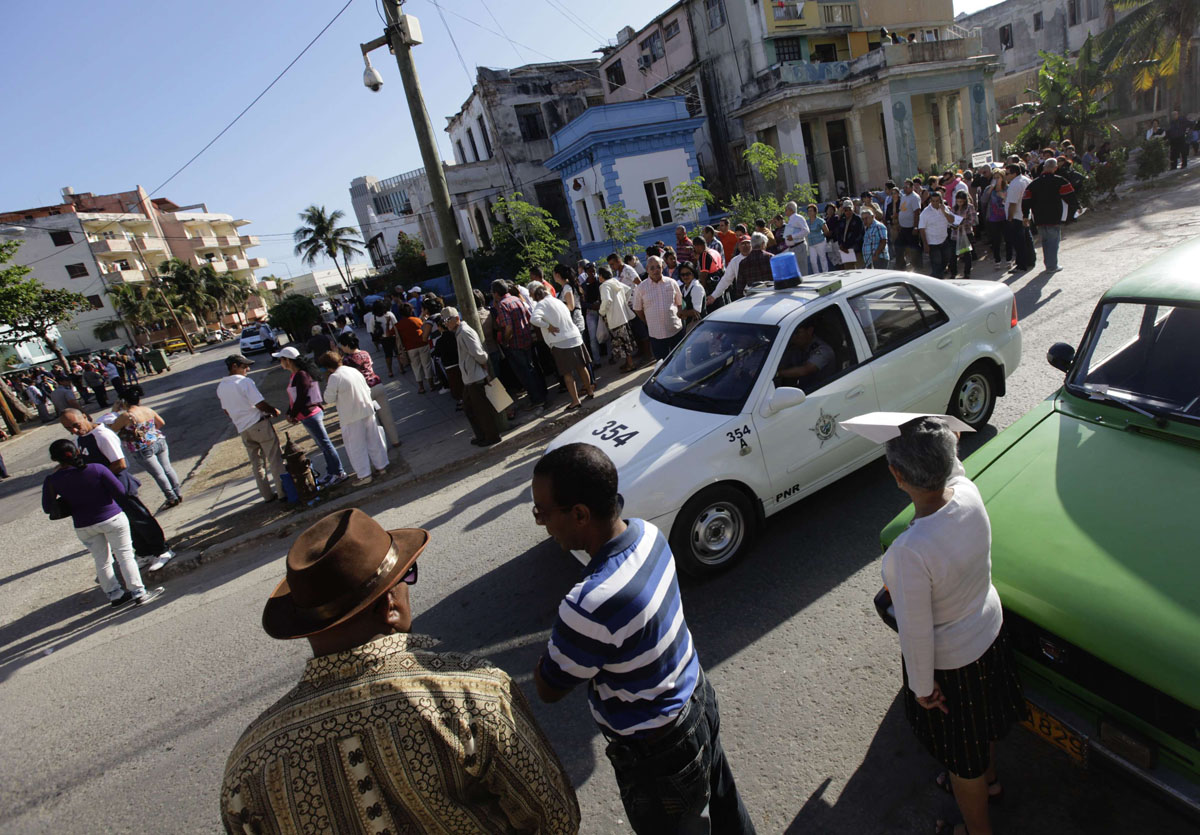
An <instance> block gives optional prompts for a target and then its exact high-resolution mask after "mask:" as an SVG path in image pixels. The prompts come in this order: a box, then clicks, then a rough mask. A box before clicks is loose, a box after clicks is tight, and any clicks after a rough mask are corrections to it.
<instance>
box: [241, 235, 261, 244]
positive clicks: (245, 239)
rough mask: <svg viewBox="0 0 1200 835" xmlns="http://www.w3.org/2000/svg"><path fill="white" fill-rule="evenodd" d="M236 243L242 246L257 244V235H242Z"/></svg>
mask: <svg viewBox="0 0 1200 835" xmlns="http://www.w3.org/2000/svg"><path fill="white" fill-rule="evenodd" d="M238 243H240V244H241V245H242V246H258V235H242V236H241V237H240V238H238Z"/></svg>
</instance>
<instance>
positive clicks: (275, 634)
mask: <svg viewBox="0 0 1200 835" xmlns="http://www.w3.org/2000/svg"><path fill="white" fill-rule="evenodd" d="M428 542H429V531H426V530H422V529H420V528H400V529H398V530H394V531H388V530H384V529H383V527H382V526H381V525H380V524H379V523H378V522H376V521H375V520H374V519H372V518H371V517H370V516H368V515H367V514H365V513H363V512H362V511H361V510H358V509H357V508H348V509H346V510H339V511H337V512H336V513H331V514H329V515H328V516H326V517H325V518H324V519H321V520H320V521H319V522H317V523H316V524H314V525H313V526H312V527H310V528H308V529H307V530H305V531H304V533H302V534H300V536H298V537H296V541H295V542H294V543H292V547H291V548H290V549H289V550H288V555H287V578H286V579H285V580H284V581H283V582H282V583H280V584H279V586H278V587H277V588H276V589H275V591H274V593H272V594H271V597H270V598H269V599H268V600H267V605H266V607H265V608H264V609H263V617H262V623H263V629H264V630H265V631H266V633H267V634H268V635H270V636H271V637H272V638H304V637H306V636H308V635H315V634H316V633H318V632H322V631H324V630H326V629H329V628H330V627H331V626H336V625H337V624H339V623H342V622H343V621H345V620H347V619H348V618H351V617H353V616H355V615H357V614H358V613H359V612H361V611H363V610H364V609H366V608H367V607H368V606H370V605H371V604H372V603H374V602H375V601H376V600H378V599H379V597H380V596H381V595H382V594H383V593H384V592H385V591H387V590H388V589H390V588H391V587H392V586H394V585H395V584H396V581H397V580H399V579H400V578H401V577H403V576H404V575H405V573H407V572H408V569H409V568H411V567H412V564H413V563H415V562H416V561H417V557H418V556H419V555H420V553H421V551H422V550H423V549H424V548H425V545H426V544H427V543H428Z"/></svg>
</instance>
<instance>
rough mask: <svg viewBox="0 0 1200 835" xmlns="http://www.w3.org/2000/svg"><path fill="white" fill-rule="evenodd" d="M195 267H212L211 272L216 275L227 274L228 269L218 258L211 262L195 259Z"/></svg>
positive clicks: (204, 259) (205, 259)
mask: <svg viewBox="0 0 1200 835" xmlns="http://www.w3.org/2000/svg"><path fill="white" fill-rule="evenodd" d="M196 266H198V267H212V268H213V272H217V273H224V272H229V268H228V267H227V266H225V262H224V261H222V260H221V259H220V258H214V259H213V260H212V261H209V260H208V259H207V258H197V259H196Z"/></svg>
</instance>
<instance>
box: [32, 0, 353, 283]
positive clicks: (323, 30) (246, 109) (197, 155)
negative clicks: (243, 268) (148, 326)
mask: <svg viewBox="0 0 1200 835" xmlns="http://www.w3.org/2000/svg"><path fill="white" fill-rule="evenodd" d="M353 2H354V0H346V4H345V5H344V6H342V7H341V8H340V9H339V10H338V13H337V14H335V15H334V16H333V17H332V18H331V19H330V21H329V22H328V23H326V24H325V25H324V26H323V27H321V31H319V32H317V34H316V35H315V36H314V37H313V39H312V40H311V41H309V42H308V44H306V45H305V47H304V49H302V50H300V53H299V54H298V55H297V56H296V57H295V58H293V59H292V60H291V62H289V63H288V65H287V66H286V67H284V68H283V69H282V70H281V71H280V72H279V74H278V75H276V76H275V78H273V79H272V80H271V83H270V84H268V85H267V86H266V87H264V88H263V91H262V92H261V93H259V94H258V95H257V96H255V97H254V100H253V101H251V102H250V103H249V104H248V105H246V106H245V107H244V108H243V109H242V112H241V113H239V114H238V115H237V116H235V117H233V120H232V121H230V122H229V124H227V125H226V126H225V127H223V128H221V131H220V133H218V134H217V135H216V136H214V137H213V138H212V139H210V140H209V141H208V144H206V145H205V146H204V147H203V148H201V149H200V150H199V151H197V152H196V153H195V154H193V155H192V158H191V159H189V160H188V161H187V162H185V163H184V164H183V165H181V166H179V168H177V169H176V170H175V173H173V174H172V175H171V176H170V177H167V179H165V180H163V181H162V182H161V183H159V185H158V186H156V187H155V188H154V190H153V191H151V192H149V193H148V194H147V195H146V199H149V198H151V197H153V196H154V195H155V194H157V193H158V192H160V191H162V189H163V188H165V187H166V185H167V184H168V183H170V182H171V181H172V180H174V179H175V178H176V177H178V176H179V175H180V174H182V173H183V172H184V171H185V170H187V168H188V167H189V166H190V165H191V164H192V163H193V162H195V161H196V160H197V159H199V158H200V156H201V155H202V154H203V153H204V152H205V151H207V150H208V149H209V148H211V147H212V146H213V145H214V144H215V143H216V142H217V140H218V139H220V138H221V137H222V136H224V135H225V134H226V133H227V132H228V131H229V129H230V128H232V127H233V126H234V125H236V124H237V123H238V121H240V120H241V118H242V117H243V116H245V115H246V114H247V113H249V112H250V109H251V108H252V107H254V105H256V104H258V102H259V100H260V99H261V98H262V97H263V96H265V95H266V94H267V93H268V92H269V91H270V90H271V88H272V87H274V86H275V85H276V84H277V83H278V82H279V80H280V79H281V78H283V77H284V76H285V75H287V73H288V71H289V70H290V69H291V68H292V67H294V66H295V65H296V62H297V61H299V60H300V59H301V58H303V57H304V55H305V53H307V52H308V50H309V49H311V48H312V46H313V44H315V43H316V42H317V41H318V40H320V38H321V36H322V35H324V34H325V33H326V32H327V31H328V30H329V27H331V26H333V24H334V23H336V22H337V19H338V18H340V17H341V16H342V13H343V12H345V11H346V9H348V8H350V4H351V3H353ZM118 222H119V221H112V223H110V224H109V226H111V225H112V224H114V223H118ZM107 228H108V226H105V227H103V229H107ZM103 229H102V230H101V231H103ZM84 240H85V241H86V238H85V239H84ZM83 242H84V241H80V243H83ZM75 245H76V244H72V246H75ZM58 254H59V253H58V252H52V253H50V254H49V255H46V256H43V257H42V258H38V259H36V260H34V261H31V262H29V263H28V264H26V265H25V266H27V267H31V266H33V265H34V264H37V263H39V262H40V261H44V260H46V259H48V258H51V257H53V256H55V255H58Z"/></svg>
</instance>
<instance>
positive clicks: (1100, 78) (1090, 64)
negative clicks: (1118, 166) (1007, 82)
mask: <svg viewBox="0 0 1200 835" xmlns="http://www.w3.org/2000/svg"><path fill="white" fill-rule="evenodd" d="M1094 53H1095V47H1094V41H1093V40H1092V38H1091V37H1090V36H1089V37H1088V39H1087V40H1086V41H1085V42H1084V44H1083V47H1082V48H1081V49H1080V50H1079V56H1078V58H1077V59H1076V60H1075V63H1074V64H1072V63H1071V62H1070V61H1069V60H1068V59H1067V58H1065V57H1063V56H1062V55H1057V54H1055V53H1053V52H1039V53H1038V54H1039V55H1040V56H1041V58H1042V66H1041V67H1040V68H1039V69H1038V74H1037V89H1036V90H1026V91H1025V92H1026V93H1029V94H1030V95H1032V96H1036V97H1037V98H1036V100H1034V101H1029V102H1022V103H1021V104H1018V105H1016V106H1015V107H1013V108H1011V109H1010V110H1009V113H1011V114H1013V115H1021V114H1025V115H1028V116H1029V117H1030V119H1029V122H1028V123H1027V124H1026V125H1025V127H1023V128H1022V129H1021V132H1020V133H1019V134H1018V135H1017V144H1018V145H1019V146H1021V147H1026V148H1027V147H1030V146H1032V145H1037V144H1038V142H1037V140H1039V139H1041V138H1042V137H1050V138H1051V139H1057V140H1059V141H1062V140H1063V139H1065V138H1068V137H1069V138H1070V139H1071V141H1072V142H1073V143H1074V144H1076V145H1080V146H1082V145H1083V144H1084V142H1085V141H1086V140H1087V139H1088V138H1090V137H1101V138H1102V137H1105V136H1107V135H1108V132H1109V129H1108V125H1107V124H1106V122H1105V118H1106V117H1107V116H1108V114H1109V112H1110V111H1109V108H1108V106H1107V105H1106V101H1107V99H1108V96H1109V94H1110V93H1111V87H1110V85H1109V82H1108V78H1107V76H1106V75H1105V73H1104V72H1103V70H1102V69H1101V65H1100V62H1099V61H1098V60H1097V59H1096V57H1095V54H1094ZM1039 147H1040V146H1039Z"/></svg>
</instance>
